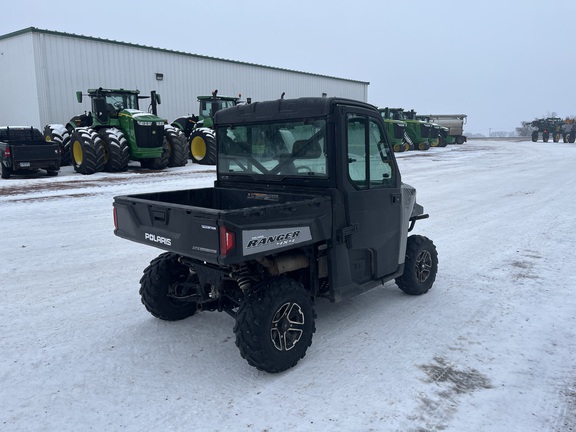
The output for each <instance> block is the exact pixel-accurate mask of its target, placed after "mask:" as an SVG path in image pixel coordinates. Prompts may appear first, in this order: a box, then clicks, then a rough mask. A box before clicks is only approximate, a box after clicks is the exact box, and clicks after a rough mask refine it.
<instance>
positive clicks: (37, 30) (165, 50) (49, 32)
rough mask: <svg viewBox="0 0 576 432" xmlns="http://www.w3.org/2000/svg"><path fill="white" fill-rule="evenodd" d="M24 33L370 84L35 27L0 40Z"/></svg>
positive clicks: (357, 81)
mask: <svg viewBox="0 0 576 432" xmlns="http://www.w3.org/2000/svg"><path fill="white" fill-rule="evenodd" d="M26 33H41V34H47V35H52V36H63V37H69V38H73V39H84V40H90V41H95V42H104V43H109V44H114V45H122V46H127V47H132V48H143V49H148V50H153V51H159V52H164V53H170V54H178V55H183V56H187V57H196V58H201V59H207V60H217V61H222V62H227V63H234V64H240V65H246V66H256V67H261V68H265V69H272V70H277V71H284V72H292V73H297V74H302V75H310V76H316V77H320V78H330V79H335V80H340V81H347V82H353V83H358V84H364V85H369V84H370V82H368V81H359V80H353V79H348V78H340V77H335V76H330V75H322V74H316V73H311V72H303V71H297V70H293V69H285V68H280V67H275V66H266V65H260V64H256V63H248V62H242V61H237V60H228V59H223V58H218V57H210V56H205V55H200V54H193V53H188V52H184V51H176V50H170V49H167V48H158V47H151V46H148V45H139V44H135V43H131V42H122V41H116V40H112V39H103V38H98V37H93V36H85V35H77V34H75V33H65V32H60V31H54V30H45V29H39V28H37V27H28V28H25V29H22V30H17V31H15V32H12V33H7V34H4V35H0V40H2V39H8V38H11V37H14V36H19V35H22V34H26Z"/></svg>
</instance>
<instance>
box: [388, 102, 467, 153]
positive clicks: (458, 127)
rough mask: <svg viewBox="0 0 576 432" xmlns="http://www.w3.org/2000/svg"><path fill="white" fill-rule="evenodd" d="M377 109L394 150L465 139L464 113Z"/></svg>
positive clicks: (398, 150) (461, 142) (444, 144)
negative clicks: (427, 113) (433, 113)
mask: <svg viewBox="0 0 576 432" xmlns="http://www.w3.org/2000/svg"><path fill="white" fill-rule="evenodd" d="M378 111H379V112H380V114H381V115H382V118H383V119H384V124H385V125H386V127H387V128H388V131H387V132H388V135H389V136H390V139H391V141H392V145H393V148H394V151H395V152H402V151H407V150H428V149H429V148H430V147H446V146H447V145H448V144H463V143H464V142H466V137H465V136H464V135H463V125H464V123H465V121H466V115H465V114H457V115H451V114H442V115H416V111H414V110H410V111H405V110H404V109H402V108H388V107H386V108H379V109H378Z"/></svg>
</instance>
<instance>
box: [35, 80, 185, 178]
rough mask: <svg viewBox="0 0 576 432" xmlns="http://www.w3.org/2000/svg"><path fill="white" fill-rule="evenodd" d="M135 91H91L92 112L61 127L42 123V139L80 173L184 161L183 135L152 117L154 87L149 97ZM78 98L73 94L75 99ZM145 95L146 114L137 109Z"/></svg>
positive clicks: (156, 97)
mask: <svg viewBox="0 0 576 432" xmlns="http://www.w3.org/2000/svg"><path fill="white" fill-rule="evenodd" d="M139 94H140V91H139V90H124V89H116V90H113V89H103V88H102V87H100V88H98V89H90V90H88V93H87V96H89V97H90V99H91V100H92V111H91V112H88V113H86V112H85V113H84V114H80V115H77V116H75V117H73V118H72V119H71V120H70V121H69V122H68V123H67V124H66V125H58V124H49V125H47V126H46V127H45V128H44V138H45V140H46V141H55V142H58V143H59V144H60V145H61V147H62V149H63V154H66V157H67V158H69V160H70V161H71V163H72V164H73V166H74V170H75V171H76V172H79V173H81V174H93V173H95V172H98V171H102V170H105V171H110V172H114V171H123V170H125V169H126V168H127V166H128V162H129V161H130V160H134V161H139V162H140V164H141V165H142V167H143V168H149V169H154V170H158V169H164V168H166V167H168V166H170V167H175V166H183V165H186V163H187V162H188V154H187V144H186V139H185V137H184V135H183V134H182V132H181V131H179V130H178V129H176V128H175V127H173V126H169V125H166V124H165V121H164V119H162V118H160V117H158V115H157V110H156V106H157V104H159V103H160V96H159V95H158V94H156V92H154V91H152V92H151V93H150V96H140V95H139ZM82 96H83V94H82V92H81V91H78V92H76V97H77V99H78V102H80V103H81V102H82ZM149 97H150V98H151V104H150V107H151V113H148V112H144V111H141V110H140V108H139V101H140V99H147V98H149Z"/></svg>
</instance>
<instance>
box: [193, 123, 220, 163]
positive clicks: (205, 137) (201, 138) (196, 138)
mask: <svg viewBox="0 0 576 432" xmlns="http://www.w3.org/2000/svg"><path fill="white" fill-rule="evenodd" d="M190 155H191V157H192V160H193V161H194V162H196V163H198V164H200V165H216V138H215V136H214V131H213V130H212V129H210V128H198V129H195V130H194V131H193V132H192V134H190Z"/></svg>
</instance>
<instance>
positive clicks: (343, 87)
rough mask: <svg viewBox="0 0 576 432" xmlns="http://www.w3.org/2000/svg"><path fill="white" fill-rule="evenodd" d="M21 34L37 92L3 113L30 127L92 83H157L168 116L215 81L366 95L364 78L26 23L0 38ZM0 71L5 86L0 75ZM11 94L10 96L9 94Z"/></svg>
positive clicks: (254, 91)
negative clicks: (21, 29) (36, 27)
mask: <svg viewBox="0 0 576 432" xmlns="http://www.w3.org/2000/svg"><path fill="white" fill-rule="evenodd" d="M21 39H24V40H26V41H27V44H26V46H25V47H22V46H21V47H20V48H14V49H13V50H14V51H16V52H18V51H19V50H22V51H21V52H20V53H19V54H18V58H19V61H20V62H22V63H24V60H26V61H27V62H30V63H32V59H34V62H35V66H36V67H35V71H36V76H35V75H34V68H32V67H28V71H29V72H28V74H26V75H25V76H26V81H35V79H36V78H37V81H38V85H37V87H36V86H34V87H33V88H32V89H29V90H28V91H29V95H33V96H34V97H35V98H36V99H37V100H36V104H35V106H32V105H28V102H27V103H26V104H24V105H26V106H24V107H23V108H21V111H19V112H18V113H14V115H13V116H12V117H10V119H11V120H12V119H13V120H14V121H16V120H18V121H17V122H18V123H21V122H22V121H23V120H24V119H29V120H28V122H27V123H33V124H34V125H35V126H37V127H43V125H45V124H47V123H65V122H66V121H68V120H69V119H70V118H71V117H72V116H73V115H76V114H79V113H81V112H83V111H89V110H90V100H89V99H88V98H86V99H85V100H84V101H83V103H82V104H78V102H77V101H76V97H75V94H74V93H75V92H76V91H77V90H82V91H83V92H85V91H86V90H88V89H89V88H97V87H104V88H125V89H138V90H140V92H141V94H142V95H149V93H150V90H156V91H157V92H158V93H159V94H160V95H161V98H162V104H161V105H160V106H159V107H158V111H159V115H160V116H161V117H164V118H166V119H167V120H169V121H173V120H174V119H176V118H177V117H179V116H181V115H187V114H192V113H194V114H198V102H197V99H196V96H199V95H209V94H211V92H212V91H213V90H214V89H218V93H219V94H220V95H224V96H238V94H242V99H246V98H248V97H250V98H252V100H253V101H258V100H267V99H278V98H279V97H280V95H281V94H282V92H285V93H286V96H285V97H286V98H296V97H301V96H321V95H322V93H326V94H327V95H328V96H341V97H347V98H351V99H357V100H362V101H366V99H367V85H368V83H365V82H360V81H352V80H346V79H340V78H333V77H327V76H321V75H313V74H309V73H303V72H297V71H290V70H285V69H278V68H273V67H266V66H259V65H252V64H247V63H240V62H234V61H229V60H222V59H216V58H210V57H203V56H197V55H192V54H187V53H179V52H174V51H167V50H161V49H156V48H149V47H141V46H137V45H132V44H124V43H121V42H113V41H106V40H101V39H94V38H86V37H81V36H75V35H66V34H62V33H54V32H46V31H32V32H29V33H24V34H23V35H22V36H17V37H14V38H6V39H0V44H6V43H9V44H14V43H15V42H16V41H18V40H21ZM32 39H33V42H34V43H33V46H34V50H33V51H34V55H32V54H33V53H32V48H31V45H32V44H31V42H30V40H32ZM1 46H2V45H0V47H1ZM24 48H25V49H24ZM0 59H1V57H0ZM14 69H15V70H14V72H13V76H12V78H13V79H14V80H15V81H21V80H22V77H21V76H20V74H21V72H22V69H23V65H18V66H17V67H15V68H14ZM156 73H162V74H163V75H164V79H163V80H162V81H158V80H156ZM0 77H1V78H0V84H1V85H2V88H4V87H5V82H6V81H5V80H4V78H3V76H1V75H0ZM19 87H23V86H22V85H20V86H19ZM36 95H37V96H36ZM13 96H14V95H11V97H10V98H9V99H10V100H13V99H14V97H13ZM38 100H39V101H38ZM148 104H149V100H146V99H145V100H143V101H141V106H140V108H141V109H143V110H147V109H148ZM30 111H35V112H36V113H37V114H36V115H35V117H34V118H32V117H31V116H30V115H28V114H29V113H30ZM0 113H1V111H0ZM23 114H26V115H23Z"/></svg>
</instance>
